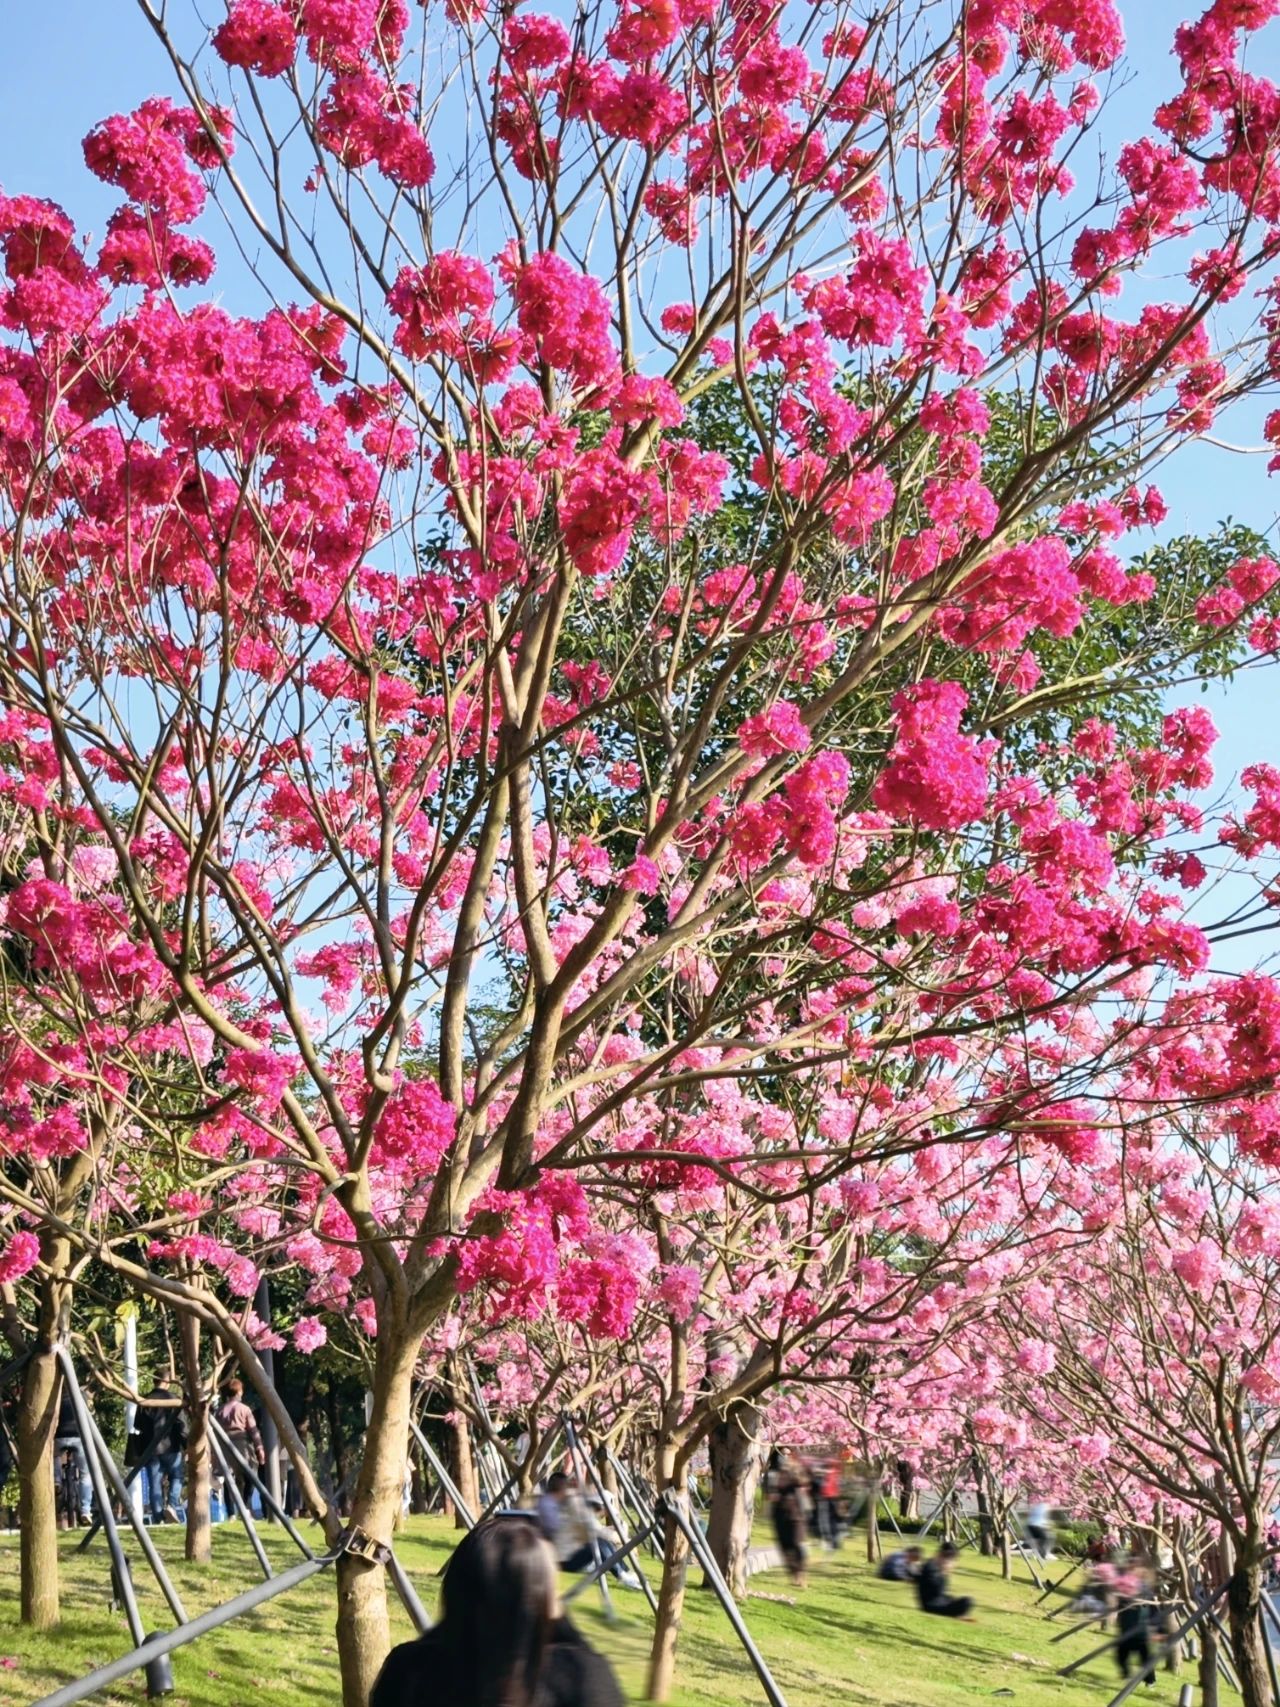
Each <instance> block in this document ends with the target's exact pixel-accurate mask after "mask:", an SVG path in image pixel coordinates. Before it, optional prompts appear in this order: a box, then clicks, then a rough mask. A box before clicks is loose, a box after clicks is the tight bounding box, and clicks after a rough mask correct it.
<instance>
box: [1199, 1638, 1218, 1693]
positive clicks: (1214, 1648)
mask: <svg viewBox="0 0 1280 1707" xmlns="http://www.w3.org/2000/svg"><path fill="white" fill-rule="evenodd" d="M1198 1641H1199V1651H1198V1656H1197V1659H1196V1672H1197V1675H1198V1678H1199V1683H1200V1707H1218V1632H1217V1631H1216V1630H1215V1629H1214V1627H1213V1625H1212V1624H1210V1623H1209V1622H1208V1620H1207V1619H1206V1621H1205V1622H1204V1623H1203V1624H1201V1626H1200V1628H1199V1632H1198Z"/></svg>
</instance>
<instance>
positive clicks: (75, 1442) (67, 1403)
mask: <svg viewBox="0 0 1280 1707" xmlns="http://www.w3.org/2000/svg"><path fill="white" fill-rule="evenodd" d="M64 1456H70V1458H71V1460H72V1462H73V1464H74V1467H75V1477H76V1484H77V1486H76V1494H77V1519H78V1521H79V1524H80V1527H81V1528H82V1529H88V1527H89V1525H90V1524H91V1523H92V1522H93V1479H92V1477H91V1476H90V1475H89V1460H88V1458H87V1457H86V1456H85V1450H84V1441H83V1440H82V1439H81V1438H80V1418H79V1417H78V1416H77V1415H76V1408H75V1405H74V1404H73V1403H72V1399H71V1389H70V1388H69V1387H68V1386H67V1384H66V1382H65V1381H64V1382H63V1383H62V1397H61V1399H60V1400H59V1401H58V1432H57V1434H56V1435H55V1437H54V1442H53V1462H54V1471H53V1473H54V1476H55V1478H56V1477H57V1476H58V1474H59V1473H60V1472H59V1466H60V1465H61V1463H62V1459H63V1457H64ZM67 1519H68V1522H70V1521H71V1513H70V1512H68V1513H67Z"/></svg>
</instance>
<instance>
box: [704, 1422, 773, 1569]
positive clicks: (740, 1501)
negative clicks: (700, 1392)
mask: <svg viewBox="0 0 1280 1707" xmlns="http://www.w3.org/2000/svg"><path fill="white" fill-rule="evenodd" d="M760 1422H761V1414H760V1411H759V1409H758V1407H757V1406H755V1405H743V1404H737V1405H733V1406H731V1407H730V1409H729V1410H728V1411H727V1412H726V1413H725V1415H724V1416H723V1417H722V1418H721V1419H720V1420H719V1421H718V1422H717V1423H716V1425H715V1427H714V1428H713V1429H712V1431H711V1435H710V1439H709V1441H708V1448H709V1451H710V1456H711V1508H710V1511H709V1512H708V1514H707V1541H708V1544H709V1545H710V1547H711V1552H712V1555H713V1556H714V1558H715V1561H716V1564H717V1565H719V1567H720V1571H721V1574H722V1575H723V1577H724V1580H725V1581H726V1582H727V1583H728V1585H729V1592H730V1593H731V1594H732V1595H733V1596H734V1598H735V1599H737V1600H741V1599H742V1598H743V1597H744V1596H745V1595H746V1592H747V1555H748V1553H749V1552H750V1551H751V1525H752V1521H753V1519H754V1518H755V1509H756V1488H757V1486H758V1485H759V1482H760V1447H759V1434H760Z"/></svg>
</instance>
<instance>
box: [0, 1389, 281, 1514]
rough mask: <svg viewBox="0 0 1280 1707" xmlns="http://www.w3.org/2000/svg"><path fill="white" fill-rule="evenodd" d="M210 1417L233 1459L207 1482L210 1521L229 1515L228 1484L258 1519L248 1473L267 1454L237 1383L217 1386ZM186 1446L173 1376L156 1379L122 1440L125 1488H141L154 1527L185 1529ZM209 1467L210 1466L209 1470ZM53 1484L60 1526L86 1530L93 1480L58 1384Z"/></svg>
mask: <svg viewBox="0 0 1280 1707" xmlns="http://www.w3.org/2000/svg"><path fill="white" fill-rule="evenodd" d="M212 1414H213V1416H214V1417H215V1418H216V1419H217V1421H218V1423H219V1424H220V1425H221V1428H222V1431H223V1434H224V1435H225V1437H226V1439H227V1441H229V1443H230V1445H231V1447H232V1448H233V1453H231V1454H228V1455H227V1472H228V1474H227V1475H225V1476H224V1474H223V1473H222V1470H221V1468H215V1470H214V1472H213V1474H212V1476H211V1479H210V1491H211V1506H212V1514H213V1518H214V1521H215V1522H217V1521H221V1519H222V1518H223V1517H226V1516H230V1515H234V1496H233V1495H232V1493H231V1490H230V1489H229V1488H228V1486H227V1481H228V1479H229V1478H230V1477H232V1476H234V1478H235V1481H236V1485H237V1488H238V1491H239V1493H240V1496H241V1498H242V1499H243V1500H244V1502H245V1504H246V1506H250V1507H252V1508H253V1509H256V1510H257V1511H258V1512H259V1514H260V1513H261V1504H260V1501H259V1503H258V1504H257V1505H256V1506H254V1500H255V1498H256V1493H255V1490H254V1488H253V1482H252V1477H251V1476H250V1474H249V1471H251V1470H252V1471H256V1472H257V1473H259V1474H260V1473H261V1471H262V1468H263V1467H264V1466H265V1464H266V1449H265V1447H264V1444H263V1440H262V1434H261V1431H260V1430H259V1428H258V1420H257V1417H256V1416H255V1415H254V1412H253V1410H252V1408H251V1407H250V1406H249V1405H248V1404H246V1402H245V1397H244V1385H243V1383H242V1382H241V1381H240V1380H239V1379H238V1378H237V1377H232V1378H230V1379H229V1380H227V1381H225V1382H224V1383H223V1385H222V1387H221V1388H220V1389H219V1392H218V1399H217V1402H216V1403H215V1404H214V1405H213V1407H212ZM187 1442H188V1424H187V1411H186V1403H185V1400H184V1397H183V1394H182V1392H181V1389H180V1388H179V1387H178V1386H177V1384H176V1383H175V1381H174V1379H173V1377H172V1376H170V1375H167V1374H164V1373H161V1374H159V1375H157V1376H156V1378H155V1380H154V1381H153V1383H152V1385H151V1387H150V1389H149V1390H148V1391H147V1392H146V1393H145V1394H143V1395H142V1396H141V1399H140V1401H139V1403H138V1404H137V1406H136V1407H135V1413H134V1419H133V1427H132V1428H131V1429H130V1430H129V1432H128V1434H127V1436H126V1439H125V1447H124V1466H125V1470H126V1472H127V1473H128V1476H129V1480H130V1481H131V1482H133V1483H140V1484H141V1489H142V1511H143V1516H144V1518H145V1519H148V1520H149V1521H150V1522H151V1523H153V1524H159V1523H183V1522H185V1521H186V1506H185V1503H184V1499H183V1495H184V1492H185V1486H186V1460H187ZM7 1457H8V1459H9V1462H10V1464H12V1461H13V1454H12V1448H9V1451H8V1453H7ZM216 1462H217V1460H216V1458H215V1465H216ZM54 1478H55V1482H58V1483H60V1484H61V1487H60V1490H59V1492H60V1505H61V1506H62V1507H63V1510H62V1518H63V1522H64V1524H67V1525H75V1524H79V1526H80V1527H81V1528H83V1529H87V1528H89V1527H90V1526H91V1525H92V1523H93V1518H94V1499H95V1496H94V1487H93V1476H92V1473H91V1471H90V1467H89V1455H88V1452H87V1451H86V1448H85V1442H84V1437H83V1433H82V1430H81V1426H80V1416H79V1413H78V1411H77V1409H76V1406H75V1402H74V1400H73V1399H72V1396H71V1391H70V1388H69V1387H67V1386H66V1385H65V1383H64V1385H63V1388H62V1392H61V1395H60V1398H59V1403H58V1421H57V1428H56V1433H55V1436H54ZM0 1480H3V1477H0Z"/></svg>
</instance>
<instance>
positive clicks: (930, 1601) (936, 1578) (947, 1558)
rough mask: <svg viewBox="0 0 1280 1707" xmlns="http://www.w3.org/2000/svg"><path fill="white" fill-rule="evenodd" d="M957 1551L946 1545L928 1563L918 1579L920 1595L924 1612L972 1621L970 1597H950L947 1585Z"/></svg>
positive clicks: (961, 1595) (946, 1542)
mask: <svg viewBox="0 0 1280 1707" xmlns="http://www.w3.org/2000/svg"><path fill="white" fill-rule="evenodd" d="M955 1560H956V1548H955V1547H954V1546H953V1545H952V1543H951V1542H950V1541H944V1542H943V1543H942V1545H941V1547H939V1548H938V1551H937V1552H936V1553H935V1554H934V1556H933V1558H932V1559H926V1560H925V1562H924V1564H923V1565H921V1567H920V1575H919V1576H918V1577H917V1578H916V1593H917V1594H918V1595H919V1597H920V1610H921V1611H922V1612H933V1613H936V1614H937V1616H938V1617H940V1618H968V1616H969V1614H970V1612H971V1611H972V1610H973V1602H972V1600H970V1598H969V1596H968V1595H967V1594H948V1593H947V1581H948V1578H949V1577H950V1575H951V1568H952V1566H953V1565H954V1564H955Z"/></svg>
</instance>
